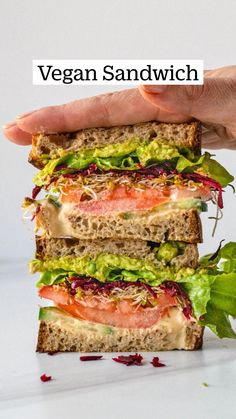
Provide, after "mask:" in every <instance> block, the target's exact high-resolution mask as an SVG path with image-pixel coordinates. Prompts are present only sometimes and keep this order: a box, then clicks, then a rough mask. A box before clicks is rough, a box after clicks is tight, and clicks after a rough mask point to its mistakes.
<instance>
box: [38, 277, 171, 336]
mask: <svg viewBox="0 0 236 419" xmlns="http://www.w3.org/2000/svg"><path fill="white" fill-rule="evenodd" d="M39 295H40V297H43V298H47V299H49V300H52V301H53V302H54V303H55V305H56V306H57V307H59V308H61V309H63V310H64V311H66V312H68V313H70V314H71V315H72V316H74V317H77V318H79V319H83V320H88V321H91V322H95V323H101V324H106V325H109V326H115V327H125V328H147V327H151V326H152V325H154V324H155V323H157V322H158V320H159V319H160V318H161V317H162V316H163V315H164V314H165V313H166V312H167V311H168V308H170V307H174V306H176V305H177V300H176V298H175V297H172V296H170V295H169V294H167V293H164V292H163V293H161V294H159V295H157V297H156V301H155V302H156V305H155V306H154V307H147V308H145V307H137V306H136V305H134V304H132V300H128V299H124V300H122V301H120V302H115V301H110V300H106V299H104V298H101V297H99V296H98V295H94V296H85V297H84V298H81V299H76V298H75V297H74V296H71V295H69V293H68V291H67V290H66V289H65V288H63V287H61V286H58V285H53V286H43V287H42V288H40V290H39Z"/></svg>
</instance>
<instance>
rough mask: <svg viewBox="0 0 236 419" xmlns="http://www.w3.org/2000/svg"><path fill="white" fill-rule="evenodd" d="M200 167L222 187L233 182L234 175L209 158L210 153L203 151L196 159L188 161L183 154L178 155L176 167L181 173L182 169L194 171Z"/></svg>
mask: <svg viewBox="0 0 236 419" xmlns="http://www.w3.org/2000/svg"><path fill="white" fill-rule="evenodd" d="M199 168H201V169H202V170H203V172H204V173H205V174H206V175H207V176H209V177H210V178H211V179H214V180H216V181H217V182H219V183H220V185H221V186H222V187H223V188H224V187H225V186H227V185H228V184H229V183H231V182H233V180H234V177H233V176H232V175H231V174H230V173H229V172H228V171H227V170H226V169H225V168H224V167H223V166H222V165H221V164H220V163H218V162H217V161H216V160H214V159H212V158H211V154H209V153H207V152H206V153H205V154H203V155H202V156H201V157H199V159H198V160H192V161H190V160H189V159H187V158H186V157H184V156H181V157H179V159H178V161H177V165H176V169H177V170H178V171H179V172H180V173H181V172H183V171H184V170H185V171H187V172H189V171H191V172H192V171H195V170H197V169H199Z"/></svg>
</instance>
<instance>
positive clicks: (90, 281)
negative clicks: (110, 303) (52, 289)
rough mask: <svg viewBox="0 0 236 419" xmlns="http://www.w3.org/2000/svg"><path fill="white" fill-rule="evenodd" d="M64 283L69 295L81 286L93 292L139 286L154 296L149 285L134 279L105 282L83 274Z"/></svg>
mask: <svg viewBox="0 0 236 419" xmlns="http://www.w3.org/2000/svg"><path fill="white" fill-rule="evenodd" d="M66 285H67V287H68V288H69V292H70V294H71V295H75V294H76V289H77V288H81V289H83V290H85V291H86V290H89V289H90V290H93V291H94V292H97V293H99V292H104V291H110V290H112V289H114V288H121V289H125V288H128V287H141V288H144V289H146V290H147V291H148V292H149V294H150V295H151V296H152V297H154V298H155V297H156V293H155V292H154V291H153V289H152V287H150V285H147V284H144V283H143V282H140V281H136V282H126V281H113V282H105V283H101V282H99V281H98V280H97V279H95V278H91V277H83V276H78V277H77V276H76V277H71V278H67V280H66Z"/></svg>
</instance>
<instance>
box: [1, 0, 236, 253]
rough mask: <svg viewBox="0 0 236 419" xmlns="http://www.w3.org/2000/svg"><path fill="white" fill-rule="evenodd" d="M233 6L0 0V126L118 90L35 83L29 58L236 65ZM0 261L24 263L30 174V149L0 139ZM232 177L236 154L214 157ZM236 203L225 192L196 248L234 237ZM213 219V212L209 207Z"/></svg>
mask: <svg viewBox="0 0 236 419" xmlns="http://www.w3.org/2000/svg"><path fill="white" fill-rule="evenodd" d="M235 12H236V2H235V1H234V0H226V1H225V2H224V3H223V4H222V3H220V2H219V3H216V1H215V0H208V1H206V0H198V1H197V2H196V1H192V0H186V1H185V0H179V1H178V2H174V1H171V0H163V1H158V0H148V1H145V0H115V1H111V0H98V1H91V0H90V1H86V2H85V1H81V0H67V1H66V2H65V1H63V0H49V1H47V2H46V1H40V2H39V1H32V0H22V1H17V0H15V1H14V0H2V1H1V11H0V20H1V22H0V44H1V48H0V51H1V64H0V101H1V102H0V107H1V111H0V122H1V123H6V122H10V121H12V120H14V118H15V116H16V115H17V114H20V113H22V112H27V111H30V110H32V109H35V108H38V107H40V106H45V105H51V104H59V103H63V102H67V101H70V100H74V99H76V98H80V97H85V96H90V95H94V94H99V93H101V92H104V91H106V90H117V86H116V87H114V89H112V87H105V86H101V87H100V86H86V87H80V86H33V85H32V82H31V80H32V59H38V58H43V59H45V58H47V59H54V58H56V59H145V58H149V59H150V58H153V59H170V58H171V59H204V61H205V66H206V68H213V67H217V66H223V65H229V64H235V62H236V58H235V38H236V29H235V19H234V16H235ZM124 111H125V110H124ZM0 140H1V141H0V149H1V150H0V153H1V163H0V170H1V175H0V182H1V184H0V187H1V190H0V197H1V204H0V211H1V216H0V220H1V230H0V232H1V238H0V243H1V247H0V258H1V259H3V260H4V259H12V260H15V259H16V258H17V259H20V258H25V260H27V259H29V258H30V257H31V256H32V254H33V246H34V243H33V239H32V236H33V235H32V233H31V232H29V231H28V230H27V228H26V227H25V225H24V224H23V222H22V221H21V210H20V206H21V201H22V199H23V197H24V196H25V195H27V194H30V192H31V188H32V177H33V173H34V172H35V169H34V168H32V167H31V166H30V165H29V164H28V163H27V156H28V152H29V148H28V147H26V148H25V147H19V146H16V145H14V144H11V143H9V142H8V141H6V140H5V139H4V137H3V135H2V134H1V139H0ZM217 157H218V159H219V160H220V161H221V162H222V163H223V164H225V166H227V167H228V168H229V169H230V171H231V172H232V173H233V174H236V170H235V162H236V152H226V151H220V152H217ZM235 211H236V199H235V197H234V196H233V194H232V193H231V190H228V191H227V193H226V194H225V210H224V219H223V220H222V222H221V223H220V225H219V227H218V229H217V234H216V236H215V239H214V240H213V239H212V238H211V229H212V221H210V222H209V221H208V220H207V216H206V215H204V217H203V219H204V239H205V244H204V245H203V246H201V248H202V251H204V252H205V251H209V250H210V251H211V250H213V249H215V247H216V245H217V243H218V242H219V240H220V239H222V238H226V239H227V240H236V232H235V227H234V214H235ZM210 212H211V215H213V209H212V208H211V211H210Z"/></svg>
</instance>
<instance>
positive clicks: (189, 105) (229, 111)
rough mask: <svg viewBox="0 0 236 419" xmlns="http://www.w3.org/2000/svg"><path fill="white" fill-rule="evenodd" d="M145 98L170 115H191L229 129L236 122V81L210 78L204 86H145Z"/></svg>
mask: <svg viewBox="0 0 236 419" xmlns="http://www.w3.org/2000/svg"><path fill="white" fill-rule="evenodd" d="M140 92H141V94H142V95H143V97H144V98H145V99H146V100H147V101H149V102H150V103H152V104H153V105H156V106H157V107H158V108H161V109H163V110H165V111H166V112H174V111H175V112H176V111H178V113H180V114H183V115H189V116H191V117H193V118H196V119H199V120H201V121H211V123H217V124H223V125H226V124H227V123H230V122H231V121H234V113H235V112H234V109H235V108H236V76H235V78H214V77H208V76H206V77H205V79H204V85H191V86H189V85H187V86H179V85H165V86H163V85H161V86H159V85H157V86H151V85H150V86H141V87H140Z"/></svg>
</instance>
